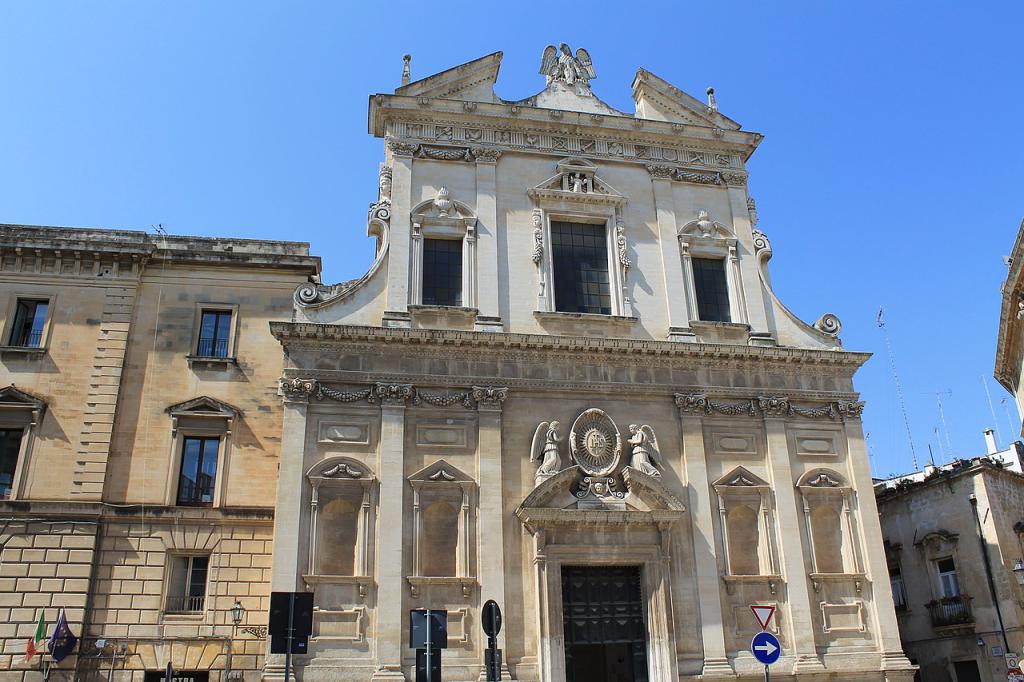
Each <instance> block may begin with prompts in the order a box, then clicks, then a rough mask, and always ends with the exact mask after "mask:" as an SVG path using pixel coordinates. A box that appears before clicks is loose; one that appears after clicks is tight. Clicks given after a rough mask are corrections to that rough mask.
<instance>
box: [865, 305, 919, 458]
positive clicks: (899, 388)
mask: <svg viewBox="0 0 1024 682" xmlns="http://www.w3.org/2000/svg"><path fill="white" fill-rule="evenodd" d="M875 322H877V323H878V328H879V329H881V330H882V336H883V337H885V349H886V350H887V351H888V353H889V368H890V369H891V370H892V380H893V383H894V384H896V397H897V398H899V401H900V412H902V413H903V426H904V427H905V428H906V430H907V442H908V443H910V457H911V459H912V461H913V462H914V471H917V451H916V450H914V437H913V436H912V435H911V432H910V417H908V416H907V401H906V400H904V399H903V385H902V384H901V383H900V375H899V373H898V372H897V371H896V356H895V355H894V354H893V352H892V342H891V341H890V340H889V332H888V330H886V328H885V318H884V317H883V316H882V306H878V317H877V318H875Z"/></svg>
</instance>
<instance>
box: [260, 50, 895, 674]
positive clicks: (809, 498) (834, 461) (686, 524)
mask: <svg viewBox="0 0 1024 682" xmlns="http://www.w3.org/2000/svg"><path fill="white" fill-rule="evenodd" d="M500 64H501V54H500V53H495V54H492V55H488V56H486V57H483V58H481V59H478V60H475V61H472V62H469V63H467V64H463V65H462V66H459V67H456V68H453V69H450V70H448V71H444V72H442V73H439V74H436V75H433V76H430V77H428V78H424V79H422V80H417V81H411V78H410V77H409V64H408V62H407V63H406V72H405V75H404V77H403V84H402V85H401V87H399V88H398V89H396V90H395V91H394V92H393V93H382V94H377V95H373V96H372V97H371V98H370V104H369V131H370V133H371V134H373V135H375V136H377V137H379V138H381V139H382V140H383V142H384V148H385V152H384V162H383V163H382V164H381V167H380V170H379V179H380V192H379V195H378V197H377V198H376V202H375V203H374V204H373V205H372V206H371V208H370V212H369V217H368V232H369V234H370V235H371V236H373V237H375V238H376V241H377V249H376V258H375V260H374V262H373V264H372V265H371V266H370V269H369V271H368V272H367V273H366V275H364V276H363V277H362V278H360V279H357V280H354V281H351V282H346V283H344V284H340V285H334V286H324V285H320V284H316V283H310V284H306V285H303V286H301V287H300V288H298V290H297V291H296V292H295V311H294V317H293V319H292V321H284V320H283V321H281V322H275V323H272V324H271V329H272V332H273V334H274V336H275V337H276V338H277V339H278V340H279V341H280V343H281V346H282V347H283V351H284V354H285V370H284V379H283V380H282V384H281V393H282V396H283V399H284V418H283V432H282V437H281V445H280V451H281V469H280V476H279V481H278V488H277V490H278V499H277V510H276V515H275V545H274V570H273V587H274V589H275V590H309V591H312V592H313V593H314V604H315V613H314V625H313V635H312V637H311V638H310V640H309V653H308V655H305V656H300V657H297V658H296V661H295V662H296V665H297V667H298V670H297V673H298V675H299V677H300V678H302V679H304V680H309V681H311V682H315V681H318V680H325V681H326V680H339V679H343V680H402V679H412V675H413V666H414V661H415V652H414V651H413V650H411V649H410V648H409V640H408V634H407V633H408V623H407V617H408V616H407V613H408V610H409V609H412V608H422V607H429V608H432V609H446V610H447V612H448V641H447V645H448V648H447V649H446V650H445V652H444V670H445V677H444V679H446V680H453V681H466V682H468V681H470V680H476V679H478V678H479V677H480V675H481V663H482V660H483V646H484V641H485V640H484V637H483V634H482V631H481V625H480V615H479V614H480V607H481V606H482V604H483V603H484V601H485V600H487V599H494V600H496V601H497V602H498V603H499V604H500V605H501V607H502V608H503V610H504V614H505V621H504V622H505V626H504V629H503V630H502V633H501V636H500V638H499V642H500V646H501V647H502V648H503V650H504V661H505V667H504V670H503V678H504V679H518V680H538V681H539V680H543V681H544V682H562V681H563V680H569V681H574V682H601V681H604V680H608V681H619V680H630V681H632V680H638V681H639V680H652V681H655V680H657V681H660V682H661V681H666V680H676V679H679V678H687V679H692V678H697V677H700V678H702V679H733V678H735V677H736V676H748V677H749V676H754V675H757V676H760V674H761V666H760V665H759V664H757V663H756V661H755V660H754V658H753V657H752V655H751V653H750V651H749V646H750V638H751V636H752V635H753V634H755V632H756V631H757V630H758V627H757V625H756V622H755V620H754V618H753V616H752V615H751V613H750V610H749V605H750V604H752V603H758V604H772V605H776V606H777V607H778V611H777V618H776V620H775V622H774V623H773V624H772V626H771V627H772V628H773V629H774V630H775V631H776V632H777V633H778V635H779V637H780V638H781V641H782V644H783V649H784V651H783V657H782V660H781V662H780V663H779V664H778V665H777V666H776V667H775V672H774V673H773V677H777V678H779V679H812V678H813V679H825V678H826V677H830V676H833V675H838V676H840V677H842V679H851V680H852V679H856V680H909V679H910V678H911V677H912V675H913V668H912V667H911V666H910V664H909V663H908V661H907V659H906V658H905V656H904V654H903V651H902V649H901V646H900V641H899V633H898V629H897V622H896V617H895V614H894V610H893V601H892V595H891V592H890V584H889V580H888V565H887V563H886V556H885V553H884V551H883V549H882V536H881V531H880V528H879V522H878V515H877V510H876V507H875V499H874V496H873V494H872V480H871V475H870V472H869V467H868V460H867V456H866V452H865V446H864V434H863V427H862V424H861V412H862V409H863V403H862V402H860V401H859V400H858V395H857V393H856V391H855V390H854V386H853V375H854V373H855V372H856V370H857V369H858V368H859V367H860V365H861V364H863V363H864V362H865V361H866V360H867V355H865V354H862V353H855V352H848V351H846V350H844V349H843V348H842V347H841V345H840V342H839V340H838V338H837V336H838V333H839V331H840V326H839V321H838V320H837V319H836V318H835V317H834V316H832V315H824V316H822V318H821V319H819V320H818V321H817V322H816V323H815V324H813V325H810V324H806V323H804V322H802V321H800V320H799V319H797V318H796V317H795V316H794V315H793V314H792V313H791V312H790V311H789V310H787V309H786V308H785V306H784V305H783V304H782V303H781V302H780V301H779V300H778V298H776V296H775V294H774V293H773V291H772V288H771V280H770V278H769V275H768V268H767V263H768V260H769V258H770V257H771V254H772V251H771V245H770V243H769V241H768V238H767V237H766V236H765V234H764V233H762V232H760V231H759V230H758V229H757V228H756V225H757V215H756V211H755V207H754V202H753V199H752V198H751V197H750V195H749V194H748V191H747V182H748V174H747V171H746V167H745V166H746V162H747V160H748V159H749V157H750V155H751V154H752V153H753V152H754V150H755V149H756V147H757V145H758V143H759V142H760V141H761V139H762V138H761V136H760V135H759V134H757V133H752V132H747V131H744V130H742V129H741V127H740V125H739V124H738V123H736V122H734V121H732V120H731V119H729V118H727V117H726V116H724V115H723V114H722V113H721V112H719V110H718V107H717V104H716V102H715V99H714V95H713V93H712V92H711V91H710V90H709V92H708V100H707V102H703V101H699V100H697V99H695V98H693V97H691V96H689V95H687V94H686V93H683V92H682V91H680V90H679V89H677V88H675V87H674V86H672V85H671V84H669V83H667V82H666V81H664V80H662V79H661V78H659V77H658V76H656V75H654V74H653V73H650V72H649V71H646V70H643V69H641V70H639V71H638V72H637V74H636V78H635V79H634V81H633V84H632V91H633V98H634V100H635V104H636V109H635V112H621V111H617V110H615V109H614V108H612V107H610V106H609V105H607V104H605V103H604V102H602V101H601V100H600V99H598V98H597V97H596V96H595V95H594V93H593V91H592V90H591V87H590V81H592V80H593V79H594V78H595V77H596V72H595V68H594V64H593V62H592V60H591V58H590V55H589V54H588V53H587V52H586V50H582V49H581V50H577V51H576V53H575V54H573V53H572V52H571V51H570V50H569V48H568V47H567V46H565V45H562V46H560V47H559V48H557V49H556V48H555V47H553V46H552V47H549V48H548V49H547V50H545V52H544V55H543V58H542V64H541V73H542V74H543V76H544V77H545V80H546V86H545V87H544V88H543V89H542V90H541V91H540V92H538V93H537V94H536V95H534V96H532V97H529V98H527V99H524V100H520V101H505V100H502V99H500V98H498V97H497V96H496V95H495V94H494V92H493V86H494V84H495V80H496V78H497V75H498V69H499V66H500ZM839 290H841V288H840V289H839ZM282 674H283V671H282V667H281V660H280V657H271V660H270V662H269V663H268V666H267V669H266V675H267V676H268V677H271V678H273V677H280V676H281V675H282Z"/></svg>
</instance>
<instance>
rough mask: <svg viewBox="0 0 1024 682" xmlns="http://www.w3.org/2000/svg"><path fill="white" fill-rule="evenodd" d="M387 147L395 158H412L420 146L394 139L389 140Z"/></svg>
mask: <svg viewBox="0 0 1024 682" xmlns="http://www.w3.org/2000/svg"><path fill="white" fill-rule="evenodd" d="M387 145H388V149H389V150H390V151H391V153H392V154H394V155H395V156H412V155H413V154H415V153H416V150H417V149H418V148H419V145H418V144H417V143H415V142H409V141H407V140H396V139H394V138H388V140H387Z"/></svg>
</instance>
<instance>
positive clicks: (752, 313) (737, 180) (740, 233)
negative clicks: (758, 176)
mask: <svg viewBox="0 0 1024 682" xmlns="http://www.w3.org/2000/svg"><path fill="white" fill-rule="evenodd" d="M725 179H726V183H727V185H728V190H727V191H728V195H729V209H730V211H731V212H732V227H733V230H735V231H736V236H737V237H739V247H738V248H739V249H740V251H741V253H740V254H739V256H740V257H739V259H738V261H736V263H735V270H734V272H735V274H734V275H733V276H734V277H735V278H736V279H737V280H738V281H737V282H736V284H737V287H738V288H739V287H742V289H741V290H738V291H737V293H738V294H739V293H740V291H742V294H741V295H740V296H736V297H734V298H736V299H739V298H742V299H743V301H744V305H745V307H746V320H744V321H745V322H746V323H747V324H749V325H750V331H751V333H753V334H757V335H759V338H761V339H762V340H763V339H765V338H766V337H770V332H769V328H768V309H767V306H768V301H767V300H766V299H765V296H764V293H762V290H761V282H760V277H761V276H760V274H759V273H758V268H759V266H758V264H757V258H755V257H754V251H753V250H750V251H748V245H749V246H753V244H754V235H753V230H754V227H753V225H751V224H750V211H749V210H747V177H746V174H745V173H727V174H726V175H725ZM731 267H732V266H731ZM734 321H739V318H737V320H734Z"/></svg>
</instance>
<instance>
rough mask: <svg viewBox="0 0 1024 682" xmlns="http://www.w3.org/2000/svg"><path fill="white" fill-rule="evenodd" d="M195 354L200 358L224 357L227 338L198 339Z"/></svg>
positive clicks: (226, 350)
mask: <svg viewBox="0 0 1024 682" xmlns="http://www.w3.org/2000/svg"><path fill="white" fill-rule="evenodd" d="M196 355H198V356H199V357H201V358H226V357H227V356H228V340H227V339H199V344H198V346H197V347H196Z"/></svg>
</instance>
